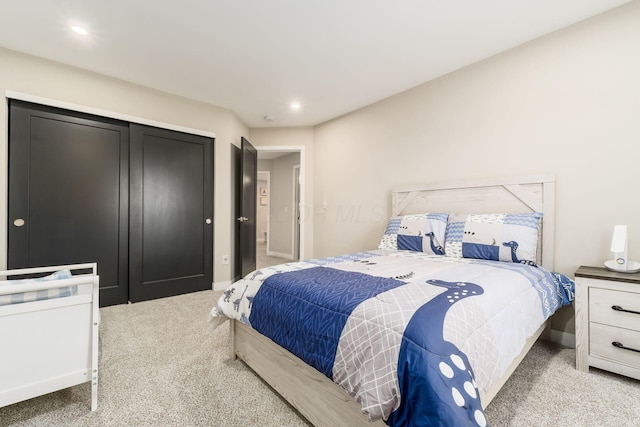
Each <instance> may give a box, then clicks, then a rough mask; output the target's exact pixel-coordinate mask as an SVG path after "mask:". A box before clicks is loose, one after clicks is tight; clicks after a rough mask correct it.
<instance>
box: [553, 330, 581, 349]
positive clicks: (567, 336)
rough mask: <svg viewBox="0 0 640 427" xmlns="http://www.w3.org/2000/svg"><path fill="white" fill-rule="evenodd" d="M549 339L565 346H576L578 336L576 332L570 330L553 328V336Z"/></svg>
mask: <svg viewBox="0 0 640 427" xmlns="http://www.w3.org/2000/svg"><path fill="white" fill-rule="evenodd" d="M549 341H551V342H554V343H556V344H560V345H563V346H565V347H571V348H576V336H575V334H571V333H569V332H564V331H558V330H556V329H551V336H550V337H549Z"/></svg>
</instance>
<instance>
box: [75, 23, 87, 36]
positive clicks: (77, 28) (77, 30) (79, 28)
mask: <svg viewBox="0 0 640 427" xmlns="http://www.w3.org/2000/svg"><path fill="white" fill-rule="evenodd" d="M71 29H72V30H73V31H75V32H76V33H78V34H82V35H83V36H86V35H87V34H89V33H88V32H87V30H85V29H84V28H82V27H80V26H79V25H74V26H73V27H71Z"/></svg>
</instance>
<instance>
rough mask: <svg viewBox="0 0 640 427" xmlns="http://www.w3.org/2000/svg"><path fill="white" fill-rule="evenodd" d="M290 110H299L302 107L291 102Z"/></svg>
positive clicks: (297, 103)
mask: <svg viewBox="0 0 640 427" xmlns="http://www.w3.org/2000/svg"><path fill="white" fill-rule="evenodd" d="M289 107H290V108H291V109H292V110H299V109H300V107H302V105H300V103H299V102H292V103H291V105H290V106H289Z"/></svg>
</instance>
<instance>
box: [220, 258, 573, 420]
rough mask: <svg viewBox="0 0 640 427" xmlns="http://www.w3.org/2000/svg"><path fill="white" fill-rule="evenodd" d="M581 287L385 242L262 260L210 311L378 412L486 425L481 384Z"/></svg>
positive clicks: (557, 277) (531, 269)
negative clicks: (307, 257) (265, 264)
mask: <svg viewBox="0 0 640 427" xmlns="http://www.w3.org/2000/svg"><path fill="white" fill-rule="evenodd" d="M573 292H574V290H573V282H572V281H571V280H570V279H568V278H567V277H566V276H563V275H561V274H558V273H552V272H549V271H547V270H545V269H543V268H542V267H536V266H531V265H526V264H514V263H503V262H497V261H487V260H475V259H465V258H450V257H442V256H434V255H428V254H426V253H424V252H413V251H391V250H377V251H368V252H360V253H355V254H350V255H345V256H341V257H333V258H323V259H318V260H312V261H302V262H295V263H288V264H282V265H278V266H274V267H269V268H264V269H261V270H257V271H255V272H253V273H251V274H249V275H247V276H246V277H245V278H244V279H242V280H239V281H238V282H236V283H234V284H233V285H231V286H230V287H229V288H227V289H226V290H225V292H224V293H223V295H222V296H221V297H220V299H219V301H218V304H217V305H216V306H215V307H214V308H213V309H212V310H211V315H210V319H211V320H212V322H214V324H216V325H218V324H220V323H222V322H223V321H224V320H225V319H227V318H233V319H237V320H239V321H241V322H243V323H245V324H247V325H249V326H251V327H252V328H254V329H256V330H257V331H258V332H260V333H261V334H263V335H265V336H267V337H269V338H270V339H271V340H273V341H274V342H276V343H277V344H279V345H280V346H282V347H284V348H286V349H287V350H288V351H290V352H291V353H293V354H295V355H296V356H298V357H300V358H301V359H302V360H304V361H305V362H306V363H307V364H309V365H311V366H313V367H314V368H316V369H317V370H319V371H320V372H322V373H323V374H324V375H326V376H327V377H329V378H331V379H332V380H333V381H334V382H336V383H337V384H339V385H340V386H341V387H342V388H343V389H344V390H346V391H347V392H348V393H349V394H350V395H352V396H353V397H354V398H355V399H356V401H357V402H358V403H359V404H360V405H361V408H362V411H363V412H364V413H365V414H367V416H368V417H369V419H370V420H371V421H375V420H379V419H382V420H384V421H385V422H386V423H387V424H388V425H390V426H401V425H402V426H405V425H417V424H424V425H441V424H442V425H456V426H466V425H469V426H484V425H487V424H488V421H487V419H486V417H485V416H484V412H483V410H482V404H481V399H482V396H483V394H484V393H485V392H486V391H487V390H489V388H491V386H492V384H493V383H494V382H495V381H496V380H497V379H499V378H500V377H501V376H502V375H503V374H504V372H505V370H506V369H507V368H508V366H509V365H510V364H511V362H512V361H513V359H514V358H515V357H516V356H517V355H518V354H519V353H520V352H521V350H522V348H523V346H524V344H525V341H526V340H527V338H528V337H530V336H531V335H532V334H533V333H534V332H535V331H536V330H537V329H538V328H539V327H540V325H541V324H542V323H543V322H544V321H545V320H546V319H547V318H548V317H549V316H550V315H551V314H553V313H554V312H555V311H556V310H557V309H558V308H559V307H561V306H563V305H566V304H569V303H570V302H571V300H572V299H573Z"/></svg>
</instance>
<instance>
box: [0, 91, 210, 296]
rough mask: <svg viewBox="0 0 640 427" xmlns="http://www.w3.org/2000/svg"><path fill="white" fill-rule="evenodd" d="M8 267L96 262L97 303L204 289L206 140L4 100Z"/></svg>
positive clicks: (207, 219) (207, 218)
mask: <svg viewBox="0 0 640 427" xmlns="http://www.w3.org/2000/svg"><path fill="white" fill-rule="evenodd" d="M8 198H9V200H8V201H9V205H8V206H9V208H8V218H9V224H8V248H7V249H8V250H7V252H8V259H7V264H8V267H9V268H21V267H32V266H42V265H54V264H72V263H79V262H94V261H95V262H97V263H98V269H99V271H98V273H99V275H100V303H101V306H106V305H113V304H122V303H126V302H128V301H131V302H136V301H143V300H148V299H153V298H160V297H166V296H171V295H177V294H182V293H187V292H193V291H198V290H205V289H211V283H212V279H213V265H212V263H213V139H212V138H206V137H203V136H197V135H190V134H185V133H181V132H176V131H171V130H167V129H159V128H154V127H150V126H144V125H139V124H135V123H128V122H123V121H118V120H113V119H109V118H104V117H98V116H93V115H89V114H84V113H79V112H73V111H68V110H62V109H57V108H52V107H46V106H41V105H37V104H31V103H27V102H23V101H14V100H11V101H10V105H9V197H8Z"/></svg>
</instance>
